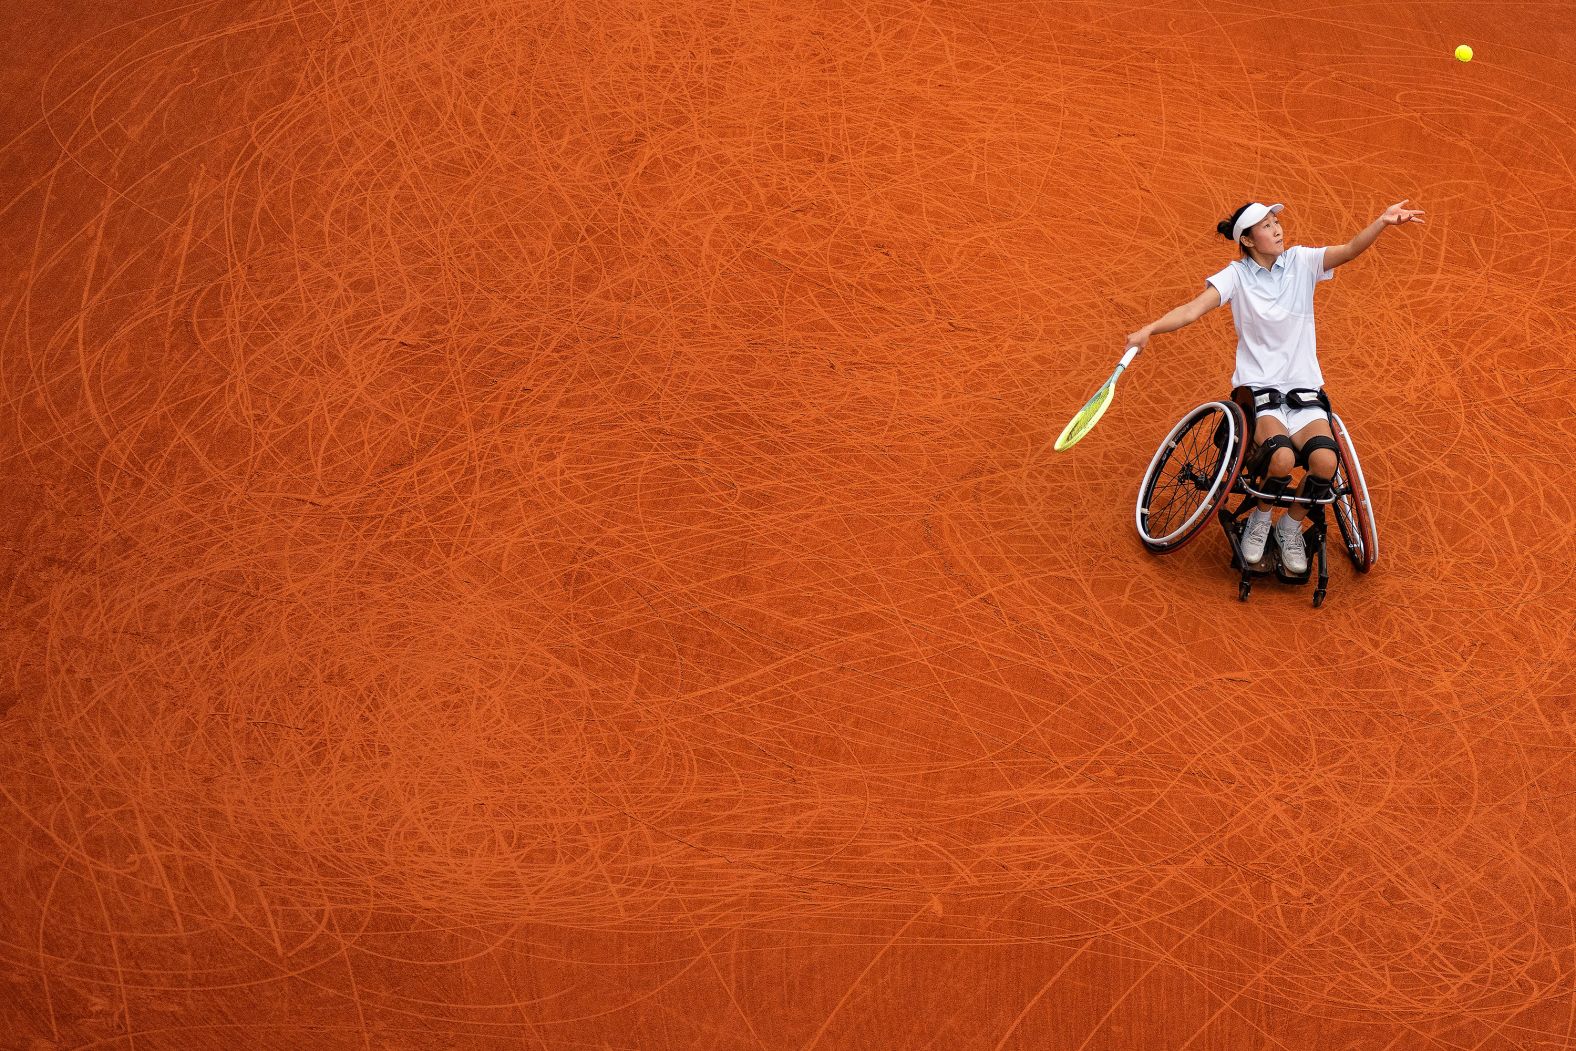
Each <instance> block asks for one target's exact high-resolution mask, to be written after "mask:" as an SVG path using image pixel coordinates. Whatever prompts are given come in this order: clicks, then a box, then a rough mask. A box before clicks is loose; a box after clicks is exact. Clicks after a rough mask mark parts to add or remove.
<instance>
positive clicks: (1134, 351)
mask: <svg viewBox="0 0 1576 1051" xmlns="http://www.w3.org/2000/svg"><path fill="white" fill-rule="evenodd" d="M1136 357H1138V348H1137V347H1128V348H1127V353H1126V354H1123V355H1122V361H1121V363H1120V364H1119V365H1117V366H1116V367H1117V368H1119V369H1125V368H1127V366H1129V365H1131V364H1132V363H1133V359H1134V358H1136Z"/></svg>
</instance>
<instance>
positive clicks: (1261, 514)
mask: <svg viewBox="0 0 1576 1051" xmlns="http://www.w3.org/2000/svg"><path fill="white" fill-rule="evenodd" d="M1269 538H1270V514H1269V512H1268V511H1254V512H1252V513H1251V514H1249V515H1248V524H1247V525H1245V526H1243V527H1242V560H1243V561H1244V562H1246V563H1248V565H1250V566H1251V565H1252V564H1254V563H1255V562H1257V561H1259V560H1260V559H1262V558H1263V557H1264V542H1265V541H1266V540H1268V539H1269Z"/></svg>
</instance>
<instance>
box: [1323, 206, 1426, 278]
mask: <svg viewBox="0 0 1576 1051" xmlns="http://www.w3.org/2000/svg"><path fill="white" fill-rule="evenodd" d="M1422 221H1423V212H1422V210H1421V209H1418V208H1408V207H1406V201H1402V202H1400V203H1399V204H1392V205H1391V206H1390V207H1388V208H1386V209H1385V210H1384V214H1383V215H1381V216H1380V217H1379V218H1377V219H1375V220H1374V221H1373V222H1371V223H1369V224H1368V227H1367V229H1365V230H1363V231H1362V232H1361V233H1359V234H1358V235H1357V236H1356V237H1354V238H1352V239H1351V240H1350V241H1347V242H1346V243H1345V244H1343V245H1331V246H1330V247H1328V248H1326V249H1325V250H1324V269H1326V270H1334V269H1335V268H1336V267H1338V266H1345V265H1346V264H1347V263H1350V262H1351V261H1352V260H1353V259H1356V258H1357V257H1358V256H1360V255H1362V254H1363V253H1364V252H1366V251H1368V247H1369V246H1370V245H1372V244H1373V243H1374V242H1375V241H1377V240H1379V235H1380V234H1382V233H1384V228H1385V227H1387V226H1400V225H1401V224H1402V223H1420V222H1422Z"/></svg>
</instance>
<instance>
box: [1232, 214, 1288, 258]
mask: <svg viewBox="0 0 1576 1051" xmlns="http://www.w3.org/2000/svg"><path fill="white" fill-rule="evenodd" d="M1242 237H1243V240H1245V241H1246V242H1247V244H1248V247H1249V248H1251V249H1252V250H1253V252H1254V254H1256V255H1258V256H1261V257H1263V258H1267V259H1274V258H1275V257H1276V256H1278V255H1280V254H1281V253H1282V252H1283V251H1285V250H1286V234H1285V231H1283V230H1282V229H1281V223H1280V216H1278V215H1271V216H1268V217H1266V218H1264V219H1262V220H1260V221H1259V222H1257V223H1254V224H1253V225H1252V226H1250V227H1248V229H1247V230H1245V231H1243V234H1242Z"/></svg>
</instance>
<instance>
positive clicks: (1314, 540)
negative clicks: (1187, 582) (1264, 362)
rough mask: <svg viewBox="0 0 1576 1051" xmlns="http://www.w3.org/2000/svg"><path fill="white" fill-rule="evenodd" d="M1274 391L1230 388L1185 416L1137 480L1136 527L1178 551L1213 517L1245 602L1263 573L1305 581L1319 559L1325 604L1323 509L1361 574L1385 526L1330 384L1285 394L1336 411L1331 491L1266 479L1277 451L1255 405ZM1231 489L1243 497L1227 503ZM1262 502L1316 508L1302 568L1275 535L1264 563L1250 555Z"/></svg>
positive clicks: (1148, 543)
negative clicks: (1257, 434) (1333, 404)
mask: <svg viewBox="0 0 1576 1051" xmlns="http://www.w3.org/2000/svg"><path fill="white" fill-rule="evenodd" d="M1276 397H1281V396H1280V395H1277V394H1275V393H1274V392H1271V391H1264V390H1254V389H1251V388H1248V387H1238V388H1237V389H1236V390H1234V391H1232V394H1231V400H1229V401H1210V402H1205V403H1204V404H1203V405H1200V406H1198V407H1197V408H1196V409H1194V410H1193V411H1192V412H1189V413H1188V414H1187V415H1186V416H1184V417H1182V419H1181V421H1180V422H1179V423H1178V424H1177V425H1176V426H1175V427H1173V428H1171V433H1170V434H1168V435H1166V437H1165V440H1164V441H1162V442H1161V443H1160V448H1159V449H1158V450H1156V452H1155V456H1154V459H1152V460H1151V461H1150V462H1149V470H1148V471H1146V472H1145V473H1144V480H1143V484H1141V485H1140V486H1139V488H1138V509H1137V525H1138V535H1139V538H1140V539H1142V540H1143V542H1144V546H1145V547H1147V548H1148V549H1149V550H1150V551H1153V552H1154V553H1156V554H1161V555H1165V554H1170V553H1171V552H1173V551H1177V550H1180V549H1181V548H1182V547H1183V546H1185V545H1186V544H1187V543H1189V542H1190V541H1191V540H1193V538H1194V537H1196V536H1198V534H1199V533H1200V532H1202V531H1203V529H1204V527H1205V525H1206V524H1207V523H1208V522H1209V520H1210V518H1211V517H1214V518H1215V520H1216V521H1218V522H1219V523H1220V527H1221V529H1222V530H1224V531H1225V534H1226V541H1227V543H1228V544H1229V545H1230V546H1231V564H1230V567H1231V568H1232V569H1236V570H1239V571H1240V572H1241V574H1242V576H1241V579H1240V580H1239V582H1238V585H1237V598H1238V599H1239V600H1240V601H1242V602H1246V601H1247V600H1248V595H1249V594H1250V593H1251V592H1252V590H1253V578H1254V577H1256V576H1267V575H1269V574H1271V573H1273V574H1275V576H1276V577H1277V578H1278V579H1279V580H1281V581H1282V582H1283V583H1287V584H1299V585H1300V584H1306V583H1308V580H1309V578H1310V577H1311V576H1312V574H1313V567H1314V565H1315V564H1317V566H1318V584H1317V586H1316V587H1315V588H1314V591H1313V604H1314V606H1315V608H1317V607H1318V606H1320V605H1322V604H1323V603H1324V594H1325V590H1326V589H1327V587H1328V585H1329V580H1330V572H1329V566H1328V565H1327V564H1326V561H1325V550H1324V541H1325V533H1326V521H1325V508H1327V507H1328V508H1331V509H1333V511H1334V517H1335V524H1336V527H1337V528H1338V529H1339V530H1340V534H1341V540H1342V542H1343V543H1344V544H1345V545H1346V554H1347V555H1348V556H1349V557H1350V558H1351V560H1352V565H1353V566H1354V567H1355V568H1356V570H1357V572H1359V573H1366V572H1368V571H1369V570H1370V569H1372V568H1373V566H1374V562H1375V561H1377V559H1378V557H1379V534H1378V530H1377V529H1376V528H1375V526H1374V515H1373V504H1372V503H1371V502H1370V501H1369V499H1368V486H1367V483H1366V482H1364V481H1363V469H1362V465H1361V464H1360V463H1359V462H1358V459H1357V450H1356V449H1355V448H1354V447H1353V446H1352V439H1351V436H1350V435H1349V434H1348V433H1347V430H1346V426H1345V425H1344V424H1343V423H1342V422H1341V418H1340V417H1339V416H1337V415H1336V414H1335V413H1334V412H1332V411H1331V410H1330V403H1329V399H1328V398H1327V397H1326V396H1325V394H1324V392H1323V391H1290V392H1287V394H1286V395H1284V398H1285V400H1286V401H1287V402H1288V403H1290V404H1292V405H1294V406H1297V407H1299V408H1300V407H1306V406H1308V405H1317V406H1318V407H1320V408H1322V409H1324V410H1325V413H1326V414H1327V415H1328V417H1329V420H1330V433H1331V434H1332V435H1334V437H1335V445H1336V449H1335V453H1336V472H1335V477H1334V478H1333V479H1332V480H1331V484H1330V487H1329V492H1328V493H1327V494H1322V495H1321V494H1317V493H1311V492H1310V489H1312V488H1314V487H1311V486H1298V485H1285V484H1284V482H1282V483H1280V484H1281V485H1282V488H1280V489H1277V488H1276V485H1274V484H1268V480H1267V478H1266V474H1267V468H1268V459H1269V458H1268V456H1263V455H1261V453H1262V452H1264V450H1261V449H1260V448H1259V447H1258V445H1257V444H1256V443H1255V442H1254V440H1253V433H1254V413H1255V411H1256V409H1257V408H1258V407H1259V406H1262V405H1264V404H1265V403H1266V402H1267V401H1269V402H1271V403H1273V400H1274V399H1275V398H1276ZM1272 441H1273V439H1272ZM1265 444H1266V445H1268V444H1269V443H1268V442H1266V443H1265ZM1299 460H1300V457H1299ZM1245 465H1246V469H1244V468H1245ZM1267 490H1268V491H1267ZM1305 494H1307V495H1305ZM1232 497H1237V498H1238V499H1237V501H1236V503H1235V505H1234V506H1229V507H1228V506H1226V505H1227V504H1228V503H1229V502H1230V500H1231V498H1232ZM1260 500H1268V501H1270V502H1271V503H1272V504H1274V505H1279V506H1281V507H1290V506H1292V505H1294V504H1302V505H1304V506H1306V507H1307V508H1308V521H1309V523H1310V525H1309V526H1308V528H1307V529H1306V530H1305V531H1304V533H1303V543H1304V544H1305V545H1306V547H1307V550H1308V570H1307V572H1304V573H1303V574H1301V575H1300V576H1295V575H1292V574H1290V573H1288V572H1287V571H1286V569H1285V567H1284V566H1282V564H1281V560H1280V551H1279V548H1278V547H1277V545H1276V544H1275V543H1274V542H1271V543H1268V544H1265V545H1264V555H1263V557H1262V558H1261V559H1260V560H1259V561H1258V562H1254V563H1246V562H1244V561H1243V559H1242V539H1241V538H1242V527H1243V524H1244V523H1245V522H1246V520H1247V516H1248V513H1249V512H1250V511H1252V510H1253V508H1254V507H1256V506H1258V502H1259V501H1260Z"/></svg>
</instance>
